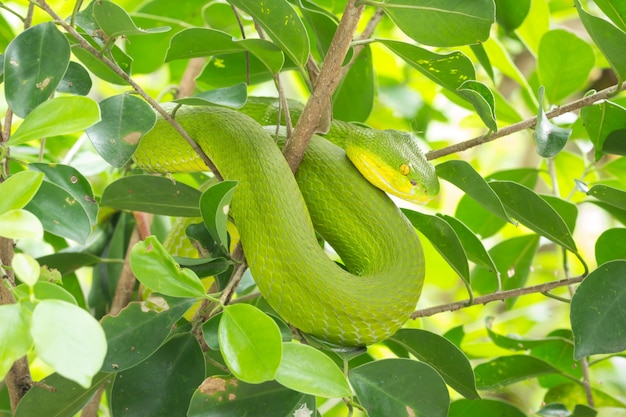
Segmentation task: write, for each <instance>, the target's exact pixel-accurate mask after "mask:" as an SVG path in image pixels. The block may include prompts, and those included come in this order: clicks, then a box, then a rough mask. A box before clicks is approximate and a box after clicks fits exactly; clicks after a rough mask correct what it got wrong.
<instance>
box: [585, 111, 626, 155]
mask: <svg viewBox="0 0 626 417" xmlns="http://www.w3.org/2000/svg"><path fill="white" fill-rule="evenodd" d="M581 116H582V120H583V126H585V129H586V130H587V133H588V134H589V139H591V141H592V142H593V144H594V146H595V157H596V161H597V160H599V159H600V158H601V157H602V155H603V154H604V152H606V151H605V149H604V148H605V143H606V141H607V139H608V138H609V136H610V135H611V134H615V133H617V134H619V132H623V131H624V130H625V129H626V109H625V108H624V107H622V106H620V105H618V104H617V103H613V102H611V101H603V102H602V103H599V104H594V105H591V106H587V107H584V108H583V109H582V110H581Z"/></svg>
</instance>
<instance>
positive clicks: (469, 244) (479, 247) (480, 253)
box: [438, 214, 497, 272]
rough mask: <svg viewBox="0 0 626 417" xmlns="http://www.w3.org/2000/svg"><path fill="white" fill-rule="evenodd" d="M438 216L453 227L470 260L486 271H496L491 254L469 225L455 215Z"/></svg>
mask: <svg viewBox="0 0 626 417" xmlns="http://www.w3.org/2000/svg"><path fill="white" fill-rule="evenodd" d="M438 216H439V217H441V218H442V219H444V220H445V221H446V222H447V223H448V224H449V225H450V227H452V229H454V232H455V233H456V235H457V237H458V238H459V240H460V241H461V244H462V245H463V249H465V253H466V254H467V258H468V259H469V260H470V261H472V262H474V263H475V264H477V265H480V266H482V267H483V268H485V269H487V270H488V271H493V272H496V270H497V268H496V265H495V264H494V263H493V259H491V255H489V253H488V252H487V250H486V249H485V246H484V245H483V244H482V242H481V241H480V239H478V237H477V236H476V235H475V234H474V232H472V231H471V229H470V228H469V227H467V226H466V225H465V224H463V222H461V221H460V220H458V219H457V218H455V217H452V216H448V215H446V214H438Z"/></svg>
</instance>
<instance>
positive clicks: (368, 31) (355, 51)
mask: <svg viewBox="0 0 626 417" xmlns="http://www.w3.org/2000/svg"><path fill="white" fill-rule="evenodd" d="M384 16H385V12H384V11H383V9H381V8H378V9H376V12H375V13H374V14H373V15H372V17H371V18H370V20H369V21H368V22H367V25H366V26H365V29H363V32H361V34H360V35H359V37H358V38H357V39H356V40H357V41H364V40H367V39H369V38H371V37H372V35H373V34H374V31H375V30H376V26H378V23H380V21H381V20H382V19H383V17H384ZM365 46H366V45H365V44H363V43H361V44H357V45H354V46H353V47H352V58H351V59H350V62H348V63H347V64H346V65H345V66H344V67H343V69H342V72H341V78H343V77H345V75H346V74H347V73H348V71H350V68H351V67H352V65H354V63H355V62H356V60H357V58H358V56H359V54H360V53H361V51H362V50H363V48H365Z"/></svg>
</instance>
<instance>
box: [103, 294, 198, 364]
mask: <svg viewBox="0 0 626 417" xmlns="http://www.w3.org/2000/svg"><path fill="white" fill-rule="evenodd" d="M194 302H195V300H194V299H167V300H165V299H162V298H160V299H157V300H155V299H153V298H149V299H148V300H146V301H142V302H132V303H130V304H128V305H127V306H126V307H125V308H124V309H123V310H122V311H121V312H120V313H119V314H118V315H116V316H106V317H104V318H103V319H102V328H103V329H104V333H105V334H106V336H107V345H108V350H107V355H106V357H105V359H104V363H103V364H102V371H103V372H120V371H124V370H126V369H129V368H132V367H133V366H135V365H137V364H139V363H141V362H143V361H145V360H146V359H148V358H149V357H150V356H151V355H152V354H153V353H154V352H156V351H157V349H158V348H159V347H160V346H161V345H162V344H163V343H164V342H165V340H166V339H167V337H168V336H169V335H170V333H171V332H172V329H173V326H174V325H175V324H176V322H177V321H178V319H180V318H181V317H182V315H183V314H184V313H185V311H187V310H188V309H189V308H190V307H191V306H192V305H193V303H194ZM155 303H156V304H155ZM157 310H158V311H157Z"/></svg>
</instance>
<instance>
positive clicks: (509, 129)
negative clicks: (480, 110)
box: [426, 83, 626, 160]
mask: <svg viewBox="0 0 626 417" xmlns="http://www.w3.org/2000/svg"><path fill="white" fill-rule="evenodd" d="M625 88H626V83H623V84H622V85H621V86H618V85H613V86H611V87H608V88H605V89H604V90H600V91H598V92H597V93H593V94H590V95H588V96H585V97H582V98H580V99H578V100H575V101H572V102H571V103H568V104H565V105H563V106H559V107H556V108H554V109H552V110H550V111H549V112H547V113H546V117H547V118H548V119H553V118H555V117H557V116H560V115H562V114H564V113H568V112H571V111H574V110H579V109H581V108H583V107H585V106H589V105H591V104H593V103H595V102H596V101H599V100H604V99H607V98H609V97H611V96H612V95H615V94H617V93H618V92H620V91H622V90H624V89H625ZM536 124H537V116H533V117H531V118H530V119H526V120H523V121H521V122H518V123H515V124H512V125H509V126H506V127H504V128H502V129H500V130H498V131H497V132H494V133H492V134H487V135H484V136H478V137H476V138H474V139H470V140H466V141H464V142H460V143H456V144H454V145H451V146H447V147H445V148H441V149H437V150H434V151H430V152H427V153H426V159H428V160H432V159H437V158H441V157H442V156H446V155H450V154H453V153H457V152H462V151H466V150H468V149H470V148H473V147H475V146H478V145H482V144H483V143H487V142H491V141H494V140H496V139H499V138H502V137H505V136H508V135H511V134H513V133H517V132H519V131H522V130H524V129H530V128H532V127H534V126H535V125H536Z"/></svg>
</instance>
